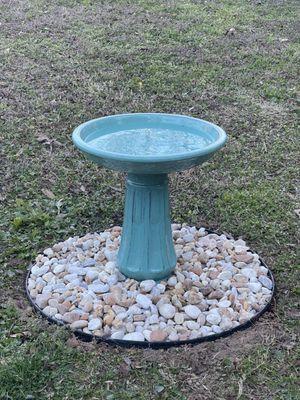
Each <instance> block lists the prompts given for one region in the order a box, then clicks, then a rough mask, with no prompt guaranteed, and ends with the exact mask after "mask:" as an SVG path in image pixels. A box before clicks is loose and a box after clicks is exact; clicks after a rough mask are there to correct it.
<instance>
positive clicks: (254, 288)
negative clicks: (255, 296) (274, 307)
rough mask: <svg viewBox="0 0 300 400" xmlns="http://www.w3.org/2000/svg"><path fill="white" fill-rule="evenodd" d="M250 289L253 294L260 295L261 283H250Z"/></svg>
mask: <svg viewBox="0 0 300 400" xmlns="http://www.w3.org/2000/svg"><path fill="white" fill-rule="evenodd" d="M247 286H248V288H249V289H250V290H251V292H253V293H258V292H260V291H261V288H262V285H261V283H259V282H250V283H248V285H247Z"/></svg>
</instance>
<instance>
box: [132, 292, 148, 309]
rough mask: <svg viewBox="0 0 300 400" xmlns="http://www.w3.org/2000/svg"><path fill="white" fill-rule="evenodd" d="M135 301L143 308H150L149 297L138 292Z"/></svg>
mask: <svg viewBox="0 0 300 400" xmlns="http://www.w3.org/2000/svg"><path fill="white" fill-rule="evenodd" d="M136 302H137V303H138V305H139V306H141V307H142V308H145V309H148V308H150V306H151V304H152V301H151V300H150V299H149V297H147V296H145V295H144V294H138V295H137V296H136Z"/></svg>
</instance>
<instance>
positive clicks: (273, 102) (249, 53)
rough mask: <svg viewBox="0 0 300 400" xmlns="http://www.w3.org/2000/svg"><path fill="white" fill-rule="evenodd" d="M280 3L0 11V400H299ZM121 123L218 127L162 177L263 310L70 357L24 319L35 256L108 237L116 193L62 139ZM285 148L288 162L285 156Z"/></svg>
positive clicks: (287, 27) (49, 331)
mask: <svg viewBox="0 0 300 400" xmlns="http://www.w3.org/2000/svg"><path fill="white" fill-rule="evenodd" d="M298 15H299V4H298V2H296V1H256V0H255V1H245V0H243V1H242V0H236V1H231V0H222V1H193V0H186V1H181V0H178V1H171V0H168V1H159V0H156V1H152V0H147V1H146V0H137V1H125V0H113V1H92V0H91V1H89V0H82V1H75V0H74V1H72V0H52V1H44V0H39V1H36V0H28V1H23V0H19V1H17V0H14V1H2V2H1V3H0V19H1V29H0V36H1V37H0V54H1V56H0V59H1V74H0V93H1V104H0V114H1V120H0V123H1V128H0V141H1V142H0V159H1V160H0V161H1V162H0V166H1V174H0V274H1V275H0V276H1V277H0V399H1V400H2V399H5V400H25V399H26V400H29V399H32V400H46V399H47V400H48V399H51V400H67V399H70V400H75V399H84V400H87V399H88V400H93V399H95V400H96V399H97V400H98V399H101V400H102V399H104V400H127V399H128V400H129V399H139V400H144V399H145V400H149V399H180V400H200V399H201V400H202V399H203V400H223V399H225V400H233V399H239V400H267V399H268V400H275V399H276V400H279V399H280V400H281V399H282V400H294V399H297V398H298V397H297V396H298V395H299V392H298V385H297V372H299V371H297V365H298V366H299V363H298V364H297V360H299V349H298V348H297V344H296V343H297V336H296V334H297V319H298V318H299V308H298V304H297V303H298V299H299V292H300V289H299V269H297V258H296V250H297V228H298V222H299V214H300V211H299V209H300V206H299V203H298V204H297V186H296V185H297V178H298V175H299V169H298V167H297V154H299V141H298V142H297V140H299V137H298V138H297V119H296V89H297V72H298V70H297V68H298V67H297V65H299V59H298V56H299V45H298V43H297V37H298V32H297V20H298ZM123 112H167V113H180V114H187V115H191V116H196V117H200V118H203V119H207V120H210V121H213V122H215V123H217V124H219V125H221V126H222V127H223V128H224V129H225V130H226V132H227V133H228V135H229V141H228V143H227V145H226V147H225V148H224V149H223V150H222V151H220V152H219V153H218V154H217V155H216V156H215V157H214V158H213V159H212V160H211V161H210V162H208V163H207V164H204V165H203V166H202V167H200V168H196V169H193V170H189V171H186V172H183V173H179V174H176V175H173V176H171V206H172V219H173V221H178V222H187V223H188V224H189V225H197V226H200V225H201V226H206V227H210V228H212V229H215V230H217V231H219V232H227V233H231V234H232V235H234V237H236V238H238V237H242V238H243V239H245V240H246V241H247V242H248V243H249V244H250V246H251V247H252V248H253V249H255V250H256V251H257V252H259V254H260V255H261V256H262V258H263V259H264V260H265V262H266V263H267V264H268V265H269V267H270V268H271V270H272V272H273V273H274V276H275V279H276V284H277V294H276V299H275V301H274V303H273V306H272V309H271V311H270V312H268V313H267V314H265V315H264V316H263V317H262V318H261V319H260V320H259V321H258V322H257V323H256V324H255V325H254V326H253V327H252V328H250V329H248V330H246V331H244V332H240V333H236V334H234V335H233V336H231V337H228V338H226V339H222V340H218V341H216V342H212V343H207V344H200V345H198V346H195V347H181V348H172V349H169V350H165V351H164V350H158V351H157V350H156V351H155V350H139V349H123V348H113V347H109V346H106V345H101V344H94V343H83V342H80V341H78V340H77V339H76V338H74V337H73V336H72V334H71V333H69V332H68V331H66V330H65V329H63V328H60V327H58V326H55V325H50V324H48V323H47V321H45V320H44V319H42V318H40V317H39V316H38V315H36V314H35V313H34V312H33V311H32V309H31V308H30V307H29V303H28V301H27V299H26V296H25V294H24V288H23V281H24V276H25V273H26V269H27V267H28V266H29V265H30V263H31V262H32V261H33V260H34V258H35V257H36V255H37V254H38V252H39V251H41V250H43V249H44V248H46V247H49V246H50V245H52V244H54V243H55V242H57V241H60V240H62V239H66V238H68V237H70V236H74V235H84V234H85V233H87V232H94V231H99V230H102V229H105V228H106V227H108V226H110V225H113V224H121V223H122V218H123V215H122V212H123V200H124V187H123V181H124V179H123V177H122V176H121V175H119V174H117V173H113V172H111V171H107V170H105V169H102V168H100V167H98V166H96V165H94V164H92V163H91V162H89V161H87V160H86V159H84V157H83V156H82V154H80V152H79V151H77V150H76V149H75V148H74V146H73V144H72V141H71V132H72V130H73V128H74V127H75V126H77V125H78V124H80V123H81V122H84V121H86V120H88V119H91V118H96V117H99V116H104V115H108V114H115V113H123ZM297 146H298V147H297Z"/></svg>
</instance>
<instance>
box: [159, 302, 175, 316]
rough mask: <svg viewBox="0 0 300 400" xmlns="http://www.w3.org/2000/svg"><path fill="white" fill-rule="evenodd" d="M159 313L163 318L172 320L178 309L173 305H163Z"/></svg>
mask: <svg viewBox="0 0 300 400" xmlns="http://www.w3.org/2000/svg"><path fill="white" fill-rule="evenodd" d="M158 311H159V313H160V315H162V316H163V317H165V318H167V319H170V318H173V317H174V315H175V312H176V308H175V307H174V306H173V305H172V304H168V303H167V304H161V305H160V306H159V307H158Z"/></svg>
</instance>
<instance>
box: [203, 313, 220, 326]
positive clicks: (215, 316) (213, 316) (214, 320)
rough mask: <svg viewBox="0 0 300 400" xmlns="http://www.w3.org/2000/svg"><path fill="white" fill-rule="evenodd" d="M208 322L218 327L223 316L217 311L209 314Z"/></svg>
mask: <svg viewBox="0 0 300 400" xmlns="http://www.w3.org/2000/svg"><path fill="white" fill-rule="evenodd" d="M206 321H207V322H209V323H210V324H211V325H218V324H219V323H220V322H221V316H220V314H219V313H218V312H217V311H216V312H209V313H208V314H207V316H206Z"/></svg>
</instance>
